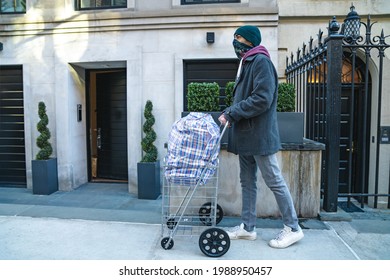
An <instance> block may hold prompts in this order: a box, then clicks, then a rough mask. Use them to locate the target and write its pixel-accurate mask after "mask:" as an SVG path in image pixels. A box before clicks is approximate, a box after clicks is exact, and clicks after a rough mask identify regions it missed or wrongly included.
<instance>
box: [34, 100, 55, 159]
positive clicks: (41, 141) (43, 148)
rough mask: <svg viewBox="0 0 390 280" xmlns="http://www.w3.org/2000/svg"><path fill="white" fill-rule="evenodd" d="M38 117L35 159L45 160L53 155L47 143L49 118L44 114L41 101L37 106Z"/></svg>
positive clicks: (44, 106) (43, 106)
mask: <svg viewBox="0 0 390 280" xmlns="http://www.w3.org/2000/svg"><path fill="white" fill-rule="evenodd" d="M38 116H39V118H40V121H39V122H38V124H37V130H38V131H39V133H40V135H39V136H38V138H37V140H36V144H37V146H38V148H39V149H40V150H39V152H38V154H37V155H36V159H37V160H47V159H49V157H50V156H51V154H52V153H53V148H52V146H51V144H50V142H49V139H50V137H51V134H50V131H49V128H48V127H47V125H48V124H49V118H48V116H47V114H46V105H45V103H44V102H42V101H41V102H39V104H38Z"/></svg>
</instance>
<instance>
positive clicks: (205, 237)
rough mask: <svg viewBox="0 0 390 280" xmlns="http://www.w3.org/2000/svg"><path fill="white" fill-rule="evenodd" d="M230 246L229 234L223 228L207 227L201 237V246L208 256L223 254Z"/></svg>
mask: <svg viewBox="0 0 390 280" xmlns="http://www.w3.org/2000/svg"><path fill="white" fill-rule="evenodd" d="M229 247H230V238H229V235H228V234H227V233H226V231H224V230H223V229H219V228H209V229H206V230H205V231H204V232H202V234H201V235H200V237H199V248H200V250H201V251H202V253H203V254H205V255H206V256H208V257H220V256H223V255H224V254H225V253H226V252H227V251H228V250H229Z"/></svg>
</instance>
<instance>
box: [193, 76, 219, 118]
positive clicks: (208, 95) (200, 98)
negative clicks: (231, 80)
mask: <svg viewBox="0 0 390 280" xmlns="http://www.w3.org/2000/svg"><path fill="white" fill-rule="evenodd" d="M187 101H188V102H187V109H188V111H190V112H212V111H219V110H220V109H219V85H218V84H217V83H215V82H214V83H190V84H188V87H187Z"/></svg>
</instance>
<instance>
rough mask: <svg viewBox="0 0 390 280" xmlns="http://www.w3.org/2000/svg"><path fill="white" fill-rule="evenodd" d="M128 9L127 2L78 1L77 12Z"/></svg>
mask: <svg viewBox="0 0 390 280" xmlns="http://www.w3.org/2000/svg"><path fill="white" fill-rule="evenodd" d="M111 8H127V0H76V9H77V10H92V9H111Z"/></svg>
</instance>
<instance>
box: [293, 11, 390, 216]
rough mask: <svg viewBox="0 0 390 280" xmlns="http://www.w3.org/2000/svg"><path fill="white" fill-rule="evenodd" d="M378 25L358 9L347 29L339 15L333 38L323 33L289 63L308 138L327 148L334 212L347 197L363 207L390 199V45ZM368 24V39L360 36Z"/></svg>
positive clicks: (325, 190)
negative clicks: (384, 167)
mask: <svg viewBox="0 0 390 280" xmlns="http://www.w3.org/2000/svg"><path fill="white" fill-rule="evenodd" d="M373 24H374V23H371V19H370V16H368V18H367V22H366V23H364V22H361V21H360V17H359V16H358V14H357V13H356V12H355V10H354V7H353V6H352V7H351V12H350V13H349V14H348V17H347V18H346V19H345V20H344V24H343V25H342V28H341V30H340V25H339V23H338V22H337V21H336V17H333V19H332V21H330V22H329V27H328V30H329V34H328V37H327V38H325V39H323V32H322V31H321V30H319V33H318V37H317V41H316V44H314V40H313V38H310V40H309V44H308V45H306V44H303V46H302V48H299V49H298V51H297V54H296V57H294V55H293V54H291V57H290V59H289V58H287V59H286V65H287V68H286V77H287V82H289V83H292V84H294V85H295V88H296V92H297V111H299V112H304V113H305V137H306V138H308V139H312V140H315V141H318V142H321V143H324V144H325V145H326V149H325V151H324V152H323V166H322V176H321V188H322V194H323V198H324V204H323V208H324V210H325V211H329V212H335V211H337V202H338V197H347V198H348V202H349V201H350V199H351V198H352V197H355V198H357V199H358V200H359V201H360V203H361V206H362V207H363V205H364V202H366V201H367V198H368V197H373V198H374V207H377V199H378V197H379V196H385V197H386V196H387V197H389V196H390V195H389V193H387V194H383V193H382V194H381V193H378V176H379V173H378V172H379V157H380V153H379V150H380V149H379V148H380V141H379V139H380V127H381V99H382V76H383V58H384V52H385V49H387V48H388V47H389V45H388V44H387V43H386V42H385V40H386V38H387V37H388V36H385V35H384V32H383V30H382V32H381V34H380V35H379V36H374V37H372V36H371V28H372V26H373ZM362 26H363V27H364V28H365V31H366V32H365V37H363V36H361V35H360V29H363V27H362ZM374 57H375V58H374ZM373 60H375V61H374V62H373ZM370 63H375V64H376V65H377V67H378V75H377V76H375V79H376V80H375V85H376V90H377V92H375V94H376V96H377V100H378V104H377V128H376V130H377V135H376V137H375V138H372V139H370V136H369V135H370V129H371V128H370V124H371V111H370V108H371V101H372V96H373V94H374V92H373V89H372V84H373V82H374V81H373V77H372V76H371V75H370V72H369V65H370ZM370 141H373V143H374V142H375V143H376V155H375V160H376V166H375V172H376V176H375V191H374V192H373V193H369V192H368V174H369V166H368V160H369V151H370V149H369V145H370ZM334 163H338V164H334ZM389 192H390V190H389ZM388 203H390V201H389V202H388Z"/></svg>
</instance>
